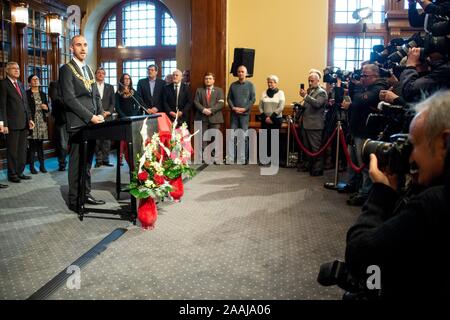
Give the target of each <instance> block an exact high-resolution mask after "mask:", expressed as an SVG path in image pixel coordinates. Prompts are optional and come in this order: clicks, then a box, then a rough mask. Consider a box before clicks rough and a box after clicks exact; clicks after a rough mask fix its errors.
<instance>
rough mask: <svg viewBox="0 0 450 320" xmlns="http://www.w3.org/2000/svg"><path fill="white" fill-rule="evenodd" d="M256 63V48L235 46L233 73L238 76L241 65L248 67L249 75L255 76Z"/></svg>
mask: <svg viewBox="0 0 450 320" xmlns="http://www.w3.org/2000/svg"><path fill="white" fill-rule="evenodd" d="M254 63H255V49H246V48H234V59H233V64H232V65H231V71H230V72H231V73H232V74H233V76H235V77H237V69H238V67H239V66H245V67H246V68H247V73H248V75H247V77H253V65H254Z"/></svg>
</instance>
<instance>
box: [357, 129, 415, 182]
mask: <svg viewBox="0 0 450 320" xmlns="http://www.w3.org/2000/svg"><path fill="white" fill-rule="evenodd" d="M411 152H412V145H411V143H410V142H409V140H408V135H407V134H395V135H392V136H391V142H384V141H377V140H371V139H367V140H366V141H365V142H364V144H363V147H362V151H361V153H362V158H363V162H364V163H365V164H366V165H369V163H370V154H371V153H374V154H375V155H376V156H377V159H378V167H379V168H380V169H384V170H386V171H387V172H389V173H395V174H399V175H402V174H407V173H409V169H410V164H409V156H410V155H411Z"/></svg>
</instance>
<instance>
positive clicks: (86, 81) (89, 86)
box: [68, 63, 95, 91]
mask: <svg viewBox="0 0 450 320" xmlns="http://www.w3.org/2000/svg"><path fill="white" fill-rule="evenodd" d="M68 65H69V67H70V69H72V72H73V74H74V75H75V77H77V78H78V79H80V80H81V81H83V84H84V86H85V87H86V89H87V90H89V91H92V85H93V84H94V82H95V81H94V80H91V79H86V78H85V77H83V76H82V75H81V74H79V73H78V71H77V70H76V69H75V67H74V66H73V65H72V64H71V63H68ZM87 67H88V68H89V70H90V71H91V73H92V74H93V72H92V69H91V67H90V66H87Z"/></svg>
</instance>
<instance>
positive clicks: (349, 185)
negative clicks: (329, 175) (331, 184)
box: [337, 184, 357, 193]
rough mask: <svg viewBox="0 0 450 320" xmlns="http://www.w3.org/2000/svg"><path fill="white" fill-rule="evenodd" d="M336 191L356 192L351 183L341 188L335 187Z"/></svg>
mask: <svg viewBox="0 0 450 320" xmlns="http://www.w3.org/2000/svg"><path fill="white" fill-rule="evenodd" d="M337 191H338V192H339V193H352V192H356V191H357V190H356V188H355V187H354V186H352V185H351V184H346V185H345V186H343V187H342V188H339V189H337Z"/></svg>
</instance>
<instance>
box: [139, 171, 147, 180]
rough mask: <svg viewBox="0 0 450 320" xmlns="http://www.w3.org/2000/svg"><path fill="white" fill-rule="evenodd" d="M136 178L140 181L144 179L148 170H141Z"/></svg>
mask: <svg viewBox="0 0 450 320" xmlns="http://www.w3.org/2000/svg"><path fill="white" fill-rule="evenodd" d="M138 179H139V180H141V181H146V180H147V179H148V172H147V171H142V172H141V173H139V174H138Z"/></svg>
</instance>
